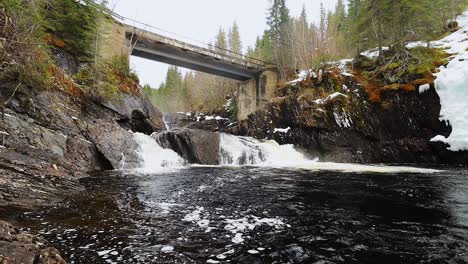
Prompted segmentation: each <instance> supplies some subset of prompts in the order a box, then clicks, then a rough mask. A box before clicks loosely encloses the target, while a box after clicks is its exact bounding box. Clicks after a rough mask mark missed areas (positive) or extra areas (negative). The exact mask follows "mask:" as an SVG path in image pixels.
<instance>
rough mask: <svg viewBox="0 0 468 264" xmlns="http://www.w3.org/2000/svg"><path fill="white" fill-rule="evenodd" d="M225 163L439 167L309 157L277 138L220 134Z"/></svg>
mask: <svg viewBox="0 0 468 264" xmlns="http://www.w3.org/2000/svg"><path fill="white" fill-rule="evenodd" d="M220 137H221V142H220V155H221V157H220V161H221V165H253V166H261V167H272V168H295V169H304V170H312V171H342V172H355V173H359V172H374V173H398V172H407V173H434V172H438V171H437V170H432V169H422V168H413V167H402V166H383V165H362V164H349V163H333V162H319V161H318V159H313V160H312V159H308V158H307V157H306V156H305V155H304V154H302V153H300V152H299V151H297V150H296V149H295V148H294V146H293V145H279V144H278V143H277V142H276V141H274V140H265V141H259V140H256V139H253V138H249V137H237V136H233V135H228V134H220Z"/></svg>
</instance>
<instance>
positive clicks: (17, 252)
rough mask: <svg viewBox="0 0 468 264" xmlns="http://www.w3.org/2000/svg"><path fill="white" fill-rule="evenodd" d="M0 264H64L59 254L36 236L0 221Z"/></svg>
mask: <svg viewBox="0 0 468 264" xmlns="http://www.w3.org/2000/svg"><path fill="white" fill-rule="evenodd" d="M0 263H2V264H3V263H8V264H16V263H18V264H20V263H21V264H29V263H30V264H66V263H67V262H66V261H65V260H64V259H63V258H62V256H61V255H60V252H59V251H58V250H57V249H55V248H53V247H52V246H50V245H49V243H48V242H47V241H46V240H45V239H43V238H41V237H38V236H34V235H31V234H28V233H25V232H21V231H19V230H18V229H17V228H15V227H13V226H12V225H11V224H9V223H7V222H4V221H1V220H0Z"/></svg>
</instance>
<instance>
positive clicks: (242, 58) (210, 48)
mask: <svg viewBox="0 0 468 264" xmlns="http://www.w3.org/2000/svg"><path fill="white" fill-rule="evenodd" d="M108 14H109V15H110V16H112V17H113V18H114V19H115V20H117V21H119V22H120V23H123V24H128V25H130V24H131V23H132V24H133V27H135V28H137V29H142V30H144V31H148V32H151V33H154V34H156V35H160V36H163V37H165V38H168V39H170V40H172V41H176V42H179V43H184V44H189V45H191V46H194V48H197V49H198V48H203V49H206V51H207V52H209V53H212V54H216V55H217V56H218V57H228V58H229V59H231V60H235V61H238V63H240V64H244V65H252V66H256V67H258V68H265V67H268V66H269V65H272V64H271V63H268V62H266V61H263V60H260V59H257V58H252V57H249V56H246V55H244V54H240V53H237V52H233V51H231V50H228V49H224V48H221V47H217V46H215V45H211V44H207V43H204V42H201V41H198V40H195V39H192V38H189V37H186V36H182V35H179V34H176V33H173V32H170V31H167V30H164V29H162V28H158V27H154V26H152V25H149V24H146V23H143V22H140V21H137V20H135V19H131V18H127V17H124V16H121V15H119V14H117V13H115V12H112V11H108ZM135 24H137V25H139V26H140V27H143V28H140V27H137V26H136V25H135ZM168 35H170V37H169V36H168ZM180 39H183V41H181V40H180Z"/></svg>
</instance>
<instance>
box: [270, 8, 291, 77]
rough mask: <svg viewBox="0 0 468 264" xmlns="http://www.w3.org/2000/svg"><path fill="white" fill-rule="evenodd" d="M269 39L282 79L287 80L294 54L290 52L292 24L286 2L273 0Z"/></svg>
mask: <svg viewBox="0 0 468 264" xmlns="http://www.w3.org/2000/svg"><path fill="white" fill-rule="evenodd" d="M267 25H268V37H269V38H270V40H271V44H272V45H273V56H274V59H275V61H276V65H278V67H279V72H280V77H281V78H285V76H286V71H287V68H293V67H295V65H291V64H292V63H291V58H292V56H293V55H292V54H291V52H290V44H291V42H290V35H291V31H292V30H291V25H292V24H291V23H290V17H289V9H288V8H287V7H286V0H272V1H271V7H270V9H269V15H268V17H267Z"/></svg>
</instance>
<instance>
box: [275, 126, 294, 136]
mask: <svg viewBox="0 0 468 264" xmlns="http://www.w3.org/2000/svg"><path fill="white" fill-rule="evenodd" d="M289 130H291V127H287V128H275V130H273V133H284V134H286V133H288V132H289Z"/></svg>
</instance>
